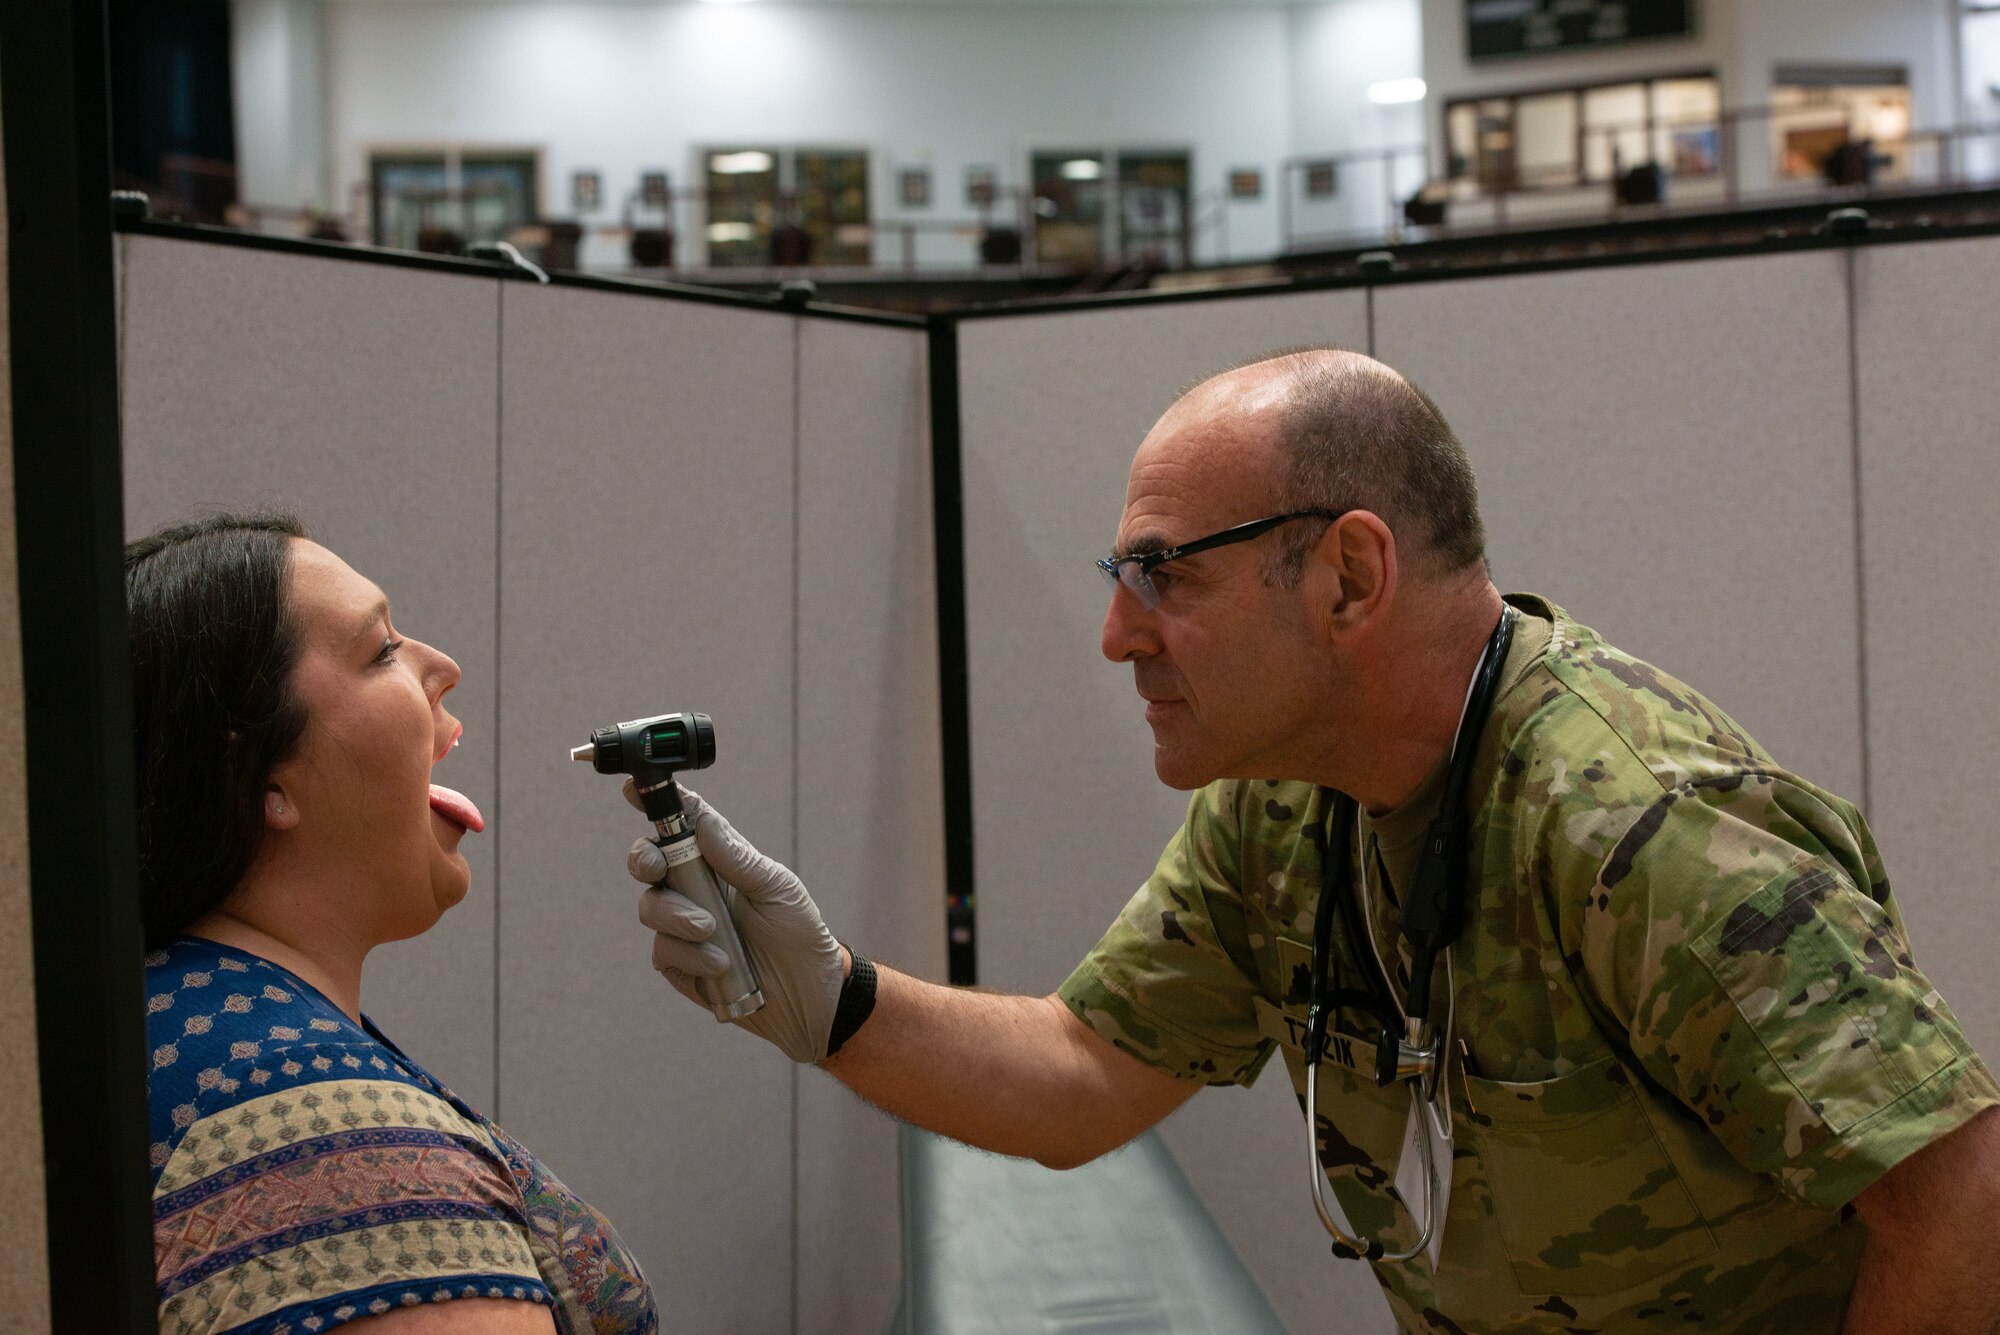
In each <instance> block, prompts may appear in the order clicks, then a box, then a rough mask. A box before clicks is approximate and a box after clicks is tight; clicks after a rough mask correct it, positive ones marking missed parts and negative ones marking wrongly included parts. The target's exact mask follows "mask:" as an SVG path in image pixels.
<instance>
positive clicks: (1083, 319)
mask: <svg viewBox="0 0 2000 1335" xmlns="http://www.w3.org/2000/svg"><path fill="white" fill-rule="evenodd" d="M1325 344H1335V345H1339V346H1343V347H1349V348H1357V349H1362V348H1366V347H1367V345H1368V313H1367V298H1366V295H1365V294H1364V293H1363V292H1361V291H1358V290H1347V291H1333V292H1321V293H1306V294H1294V295H1285V296H1256V297H1245V298H1237V299H1215V300H1206V301H1199V302H1187V303H1171V304H1145V305H1135V306H1133V307H1131V308H1129V309H1123V310H1120V309H1098V310H1092V311H1082V312H1075V313H1064V314H1047V315H1041V314H1038V315H1031V316H1028V315H1024V316H1014V317H1009V318H1004V319H973V320H967V321H965V322H964V323H963V324H961V325H960V327H959V365H960V369H959V375H960V396H961V410H962V422H963V467H964V494H965V569H966V601H967V607H966V619H967V641H968V649H969V659H970V664H971V667H970V676H971V686H970V691H971V720H972V728H971V731H972V765H973V798H974V803H975V814H974V829H975V842H976V848H977V869H978V881H977V886H978V896H979V901H978V934H979V936H978V940H979V970H980V973H979V981H980V983H981V985H982V986H986V987H990V988H994V989H997V990H1001V991H1010V992H1027V993H1032V994H1044V993H1047V992H1049V991H1051V990H1053V989H1054V988H1055V987H1056V986H1058V985H1059V984H1060V983H1061V982H1062V981H1063V979H1064V978H1065V977H1067V976H1068V974H1069V972H1070V970H1071V969H1072V968H1073V967H1074V966H1075V965H1076V963H1077V962H1078V961H1079V960H1081V959H1082V958H1083V956H1084V954H1085V953H1086V952H1087V951H1088V950H1089V949H1090V947H1091V946H1092V945H1093V944H1094V943H1095V942H1096V940H1097V939H1098V937H1099V936H1100V935H1102V933H1103V932H1104V929H1105V928H1106V927H1107V926H1109V924H1110V923H1111V921H1112V919H1113V918H1114V917H1116V916H1117V913H1118V911H1119V910H1120V909H1121V908H1122V907H1123V906H1124V904H1125V901H1126V899H1127V898H1129V897H1130V895H1131V894H1132V892H1133V890H1134V889H1136V888H1137V887H1138V886H1139V884H1140V883H1141V882H1143V881H1144V880H1145V878H1146V877H1147V875H1148V874H1149V873H1150V872H1151V871H1152V869H1153V864H1154V862H1155V861H1156V860H1157V859H1158V857H1159V854H1160V850H1161V849H1162V848H1163V847H1164V846H1165V845H1166V842H1167V839H1168V838H1169V836H1171V835H1172V834H1173V832H1174V830H1175V829H1176V827H1177V826H1178V825H1179V822H1180V819H1181V817H1182V815H1183V813H1184V812H1185V810H1186V806H1187V795H1186V794H1184V793H1177V792H1173V791H1171V790H1169V789H1167V788H1166V787H1164V786H1163V785H1161V783H1160V782H1159V780H1158V779H1157V778H1156V777H1155V776H1154V773H1153V764H1152V734H1151V732H1150V730H1149V729H1148V727H1147V725H1146V721H1145V717H1144V706H1143V704H1142V702H1141V701H1140V699H1139V696H1138V695H1137V693H1136V692H1135V690H1134V688H1133V681H1132V671H1131V669H1130V668H1129V667H1125V666H1120V665H1113V664H1111V663H1108V662H1106V661H1105V660H1104V658H1103V656H1102V654H1101V653H1100V652H1099V648H1098V645H1099V641H1100V631H1101V627H1102V624H1103V620H1104V614H1105V611H1106V608H1107V607H1108V605H1109V594H1108V593H1107V591H1106V589H1105V586H1104V582H1103V580H1102V579H1101V578H1100V576H1099V575H1098V572H1097V571H1096V570H1094V569H1092V568H1091V564H1090V563H1091V561H1092V559H1093V558H1095V557H1098V556H1102V555H1104V554H1105V553H1106V552H1107V551H1109V550H1110V547H1111V543H1112V541H1113V539H1114V538H1115V536H1116V534H1117V529H1118V519H1119V514H1120V511H1121V510H1122V508H1123V506H1124V500H1125V480H1126V473H1127V470H1128V469H1129V467H1130V465H1131V462H1132V454H1133V451H1134V450H1136V449H1137V448H1138V445H1139V442H1140V440H1141V439H1142V438H1143V437H1144V436H1145V434H1146V432H1147V430H1148V429H1149V428H1150V427H1151V426H1152V424H1153V422H1154V421H1155V420H1156V419H1157V418H1158V417H1159V415H1160V414H1161V413H1162V412H1163V411H1165V410H1166V408H1167V406H1168V405H1169V404H1170V403H1172V402H1173V400H1174V398H1175V397H1176V396H1177V395H1178V394H1179V393H1180V392H1181V391H1182V390H1184V389H1186V388H1187V387H1189V386H1190V385H1191V384H1193V383H1194V382H1196V381H1198V380H1200V379H1202V378H1204V377H1206V376H1208V375H1211V374H1213V373H1214V372H1216V371H1219V370H1221V369H1223V368H1224V367H1226V366H1228V365H1231V364H1234V363H1236V362H1240V361H1244V360H1248V359H1251V358H1254V357H1257V356H1260V355H1264V354H1267V353H1271V352H1275V351H1279V350H1282V349H1286V348H1291V347H1298V346H1302V345H1325ZM1249 517H1251V518H1254V517H1255V516H1249ZM1163 1133H1164V1135H1165V1138H1166V1140H1167V1143H1168V1144H1169V1146H1171V1147H1172V1149H1173V1150H1174V1152H1175V1155H1176V1157H1177V1158H1178V1160H1179V1162H1180V1163H1181V1165H1182V1167H1183V1168H1184V1169H1185V1170H1186V1171H1187V1174H1188V1177H1189V1179H1190V1180H1191V1181H1192V1182H1193V1183H1194V1185H1195V1188H1196V1190H1197V1191H1198V1192H1199V1193H1200V1195H1201V1197H1202V1199H1203V1201H1204V1203H1205V1204H1207V1206H1208V1208H1209V1209H1210V1210H1211V1211H1212V1212H1213V1213H1214V1215H1215V1217H1216V1220H1217V1222H1218V1223H1219V1224H1220V1225H1221V1226H1222V1229H1223V1231H1224V1233H1225V1234H1226V1235H1227V1236H1228V1237H1229V1239H1230V1242H1231V1243H1232V1244H1233V1245H1234V1246H1235V1248H1236V1250H1237V1251H1238V1253H1239V1254H1240V1255H1241V1256H1242V1258H1243V1260H1244V1262H1245V1264H1247V1265H1248V1266H1249V1267H1250V1270H1251V1272H1252V1274H1253V1275H1254V1276H1255V1277H1256V1279H1257V1281H1258V1283H1260V1284H1261V1285H1262V1286H1263V1288H1264V1290H1265V1292H1266V1293H1267V1294H1268V1295H1269V1296H1270V1298H1271V1301H1272V1305H1273V1306H1274V1307H1276V1308H1277V1310H1278V1313H1279V1315H1280V1316H1282V1317H1283V1318H1284V1319H1285V1321H1286V1322H1287V1323H1288V1324H1289V1325H1291V1326H1292V1327H1294V1328H1295V1329H1299V1330H1315V1329H1321V1328H1324V1327H1325V1325H1326V1323H1327V1313H1329V1312H1342V1313H1365V1314H1367V1316H1366V1317H1365V1318H1364V1319H1363V1321H1357V1322H1355V1323H1354V1324H1353V1325H1352V1326H1351V1327H1350V1328H1352V1329H1355V1330H1364V1329H1365V1330H1387V1329H1389V1327H1390V1322H1389V1318H1388V1314H1387V1312H1386V1311H1385V1310H1384V1309H1383V1306H1382V1301H1381V1298H1380V1296H1379V1295H1378V1293H1377V1290H1376V1286H1375V1283H1374V1281H1373V1280H1372V1279H1371V1278H1370V1277H1369V1274H1368V1272H1367V1269H1366V1267H1364V1266H1359V1265H1341V1264H1338V1263H1335V1262H1333V1261H1331V1260H1330V1259H1329V1258H1328V1256H1327V1249H1326V1242H1325V1235H1324V1233H1323V1232H1322V1231H1321V1229H1320V1225H1319V1221H1318V1219H1317V1218H1316V1217H1315V1216H1314V1214H1313V1210H1312V1204H1311V1201H1310V1200H1309V1199H1308V1197H1307V1194H1306V1185H1307V1184H1306V1182H1305V1179H1304V1178H1303V1176H1302V1175H1301V1173H1300V1171H1299V1164H1300V1162H1301V1161H1302V1159H1303V1155H1304V1150H1303V1148H1302V1144H1303V1137H1304V1136H1305V1134H1306V1133H1305V1128H1304V1126H1303V1124H1302V1122H1301V1119H1300V1117H1299V1113H1298V1110H1297V1106H1296V1104H1295V1102H1294V1100H1293V1098H1292V1095H1291V1090H1290V1088H1289V1086H1288V1085H1287V1084H1286V1081H1285V1078H1284V1074H1283V1072H1282V1071H1279V1072H1277V1073H1276V1074H1266V1075H1265V1076H1264V1077H1263V1078H1262V1079H1260V1080H1259V1081H1258V1083H1257V1086H1256V1087H1255V1089H1254V1091H1253V1092H1251V1093H1249V1094H1244V1093H1240V1092H1235V1091H1228V1090H1218V1091H1208V1092H1205V1093H1204V1094H1202V1095H1199V1096H1197V1097H1196V1098H1195V1099H1193V1100H1191V1101H1190V1102H1189V1103H1188V1104H1187V1105H1186V1106H1185V1107H1184V1108H1183V1109H1182V1111H1180V1112H1179V1113H1177V1114H1175V1115H1174V1116H1173V1117H1172V1118H1170V1119H1168V1121H1167V1122H1166V1123H1165V1125H1164V1127H1163ZM1363 1322H1365V1324H1364V1323H1363Z"/></svg>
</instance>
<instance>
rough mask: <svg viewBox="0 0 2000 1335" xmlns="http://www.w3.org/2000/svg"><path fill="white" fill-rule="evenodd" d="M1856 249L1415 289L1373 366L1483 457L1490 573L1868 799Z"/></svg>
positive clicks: (1382, 298) (1804, 767)
mask: <svg viewBox="0 0 2000 1335" xmlns="http://www.w3.org/2000/svg"><path fill="white" fill-rule="evenodd" d="M1846 265H1847V253H1846V252H1844V251H1830V250H1829V251H1815V252H1812V253H1809V254H1802V255H1775V256H1757V257H1754V258H1743V259H1720V260H1708V261H1701V262H1690V263H1680V264H1649V265H1633V266H1620V267H1617V268H1608V269H1583V270H1572V271H1568V272H1554V273H1538V274H1524V275H1521V276H1518V277H1497V278H1479V279H1472V280H1469V281H1462V282H1435V283H1412V284H1408V285H1405V286H1397V287H1389V288H1384V289H1382V290H1381V291H1379V292H1377V293H1376V295H1375V351H1376V355H1377V356H1378V357H1380V358H1381V359H1382V360H1383V361H1385V362H1387V363H1388V364H1389V365H1391V366H1393V367H1395V368H1396V369H1397V370H1399V371H1401V372H1403V373H1404V374H1405V375H1407V376H1409V377H1410V378H1411V379H1413V380H1414V381H1416V382H1417V383H1418V384H1419V385H1422V386H1423V387H1424V388H1425V389H1426V390H1428V391H1429V392H1430V394H1431V395H1432V397H1433V398H1435V399H1436V400H1437V402H1438V405H1439V406H1440V407H1441V408H1442V409H1443V410H1444V413H1445V416H1446V417H1447V418H1448V419H1449V420H1450V421H1451V422H1452V424H1453V426H1454V427H1455V429H1456V430H1457V432H1458V434H1459V437H1460V438H1461V439H1462V440H1463V441H1464V443H1465V447H1466V450H1467V451H1468V453H1469V454H1470V455H1471V458H1472V464H1473V468H1474V470H1475V471H1476V472H1477V473H1478V476H1479V484H1480V511H1481V514H1482V515H1483V517H1484V518H1485V520H1486V526H1487V533H1488V538H1489V542H1488V550H1489V553H1490V555H1491V558H1492V562H1493V577H1494V580H1495V582H1496V583H1498V584H1499V585H1500V586H1501V587H1502V588H1503V589H1532V590H1534V591H1535V592H1537V593H1541V594H1545V595H1546V596H1548V597H1549V598H1551V599H1553V600H1554V601H1555V602H1557V603H1558V604H1560V605H1561V606H1562V607H1563V608H1564V609H1565V610H1567V611H1568V612H1569V613H1570V614H1571V615H1572V616H1574V617H1576V619H1577V620H1579V621H1581V622H1583V623H1584V624H1586V625H1588V626H1591V627H1594V628H1595V629H1596V630H1598V631H1600V632H1601V633H1603V634H1604V635H1605V636H1606V637H1607V638H1608V639H1609V640H1610V641H1611V642H1612V643H1613V644H1616V645H1617V646H1618V647H1619V648H1621V649H1624V650H1626V651H1627V652H1629V653H1634V654H1637V655H1638V656H1639V657H1641V658H1644V659H1648V660H1650V661H1651V662H1653V663H1655V664H1657V665H1658V666H1659V667H1661V668H1664V669H1665V670H1666V671H1668V672H1671V673H1673V674H1675V675H1676V676H1679V677H1682V678H1684V679H1686V680H1687V681H1689V682H1691V683H1693V684H1694V685H1695V686H1696V687H1697V689H1699V690H1701V691H1703V692H1705V693H1707V694H1708V695H1709V696H1710V697H1711V698H1713V699H1714V700H1715V701H1716V702H1717V703H1718V704H1720V705H1721V706H1722V707H1723V708H1724V709H1725V710H1727V711H1729V712H1730V713H1731V714H1732V715H1734V716H1735V718H1736V719H1737V720H1738V721H1739V722H1740V723H1742V724H1743V725H1744V726H1745V727H1746V728H1748V729H1749V730H1750V734H1751V735H1752V736H1754V737H1756V738H1757V739H1758V740H1759V741H1761V742H1762V743H1763V744H1764V745H1765V746H1766V747H1768V748H1770V750H1771V752H1772V753H1773V754H1774V755H1775V756H1777V758H1778V759H1779V761H1780V762H1781V763H1783V764H1785V765H1787V766H1789V767H1790V768H1792V769H1794V770H1796V771H1798V772H1799V773H1801V774H1804V775H1807V776H1809V777H1811V778H1812V779H1813V780H1814V781H1815V782H1817V783H1819V784H1821V785H1822V786H1824V787H1827V788H1831V789H1832V790H1833V791H1835V792H1837V793H1840V794H1842V795H1843V796H1847V797H1849V798H1851V799H1853V800H1854V801H1857V802H1860V801H1863V800H1864V798H1865V796H1866V791H1865V783H1864V780H1863V777H1862V772H1861V693H1860V683H1859V680H1858V668H1857V664H1858V662H1859V651H1858V647H1857V628H1858V626H1859V624H1860V623H1859V620H1858V616H1859V608H1858V606H1857V604H1856V601H1855V598H1856V594H1855V569H1856V563H1855V552H1856V548H1855V541H1856V539H1855V516H1854V424H1853V416H1852V412H1851V400H1850V395H1849V386H1850V384H1851V383H1852V380H1851V365H1850V360H1849V353H1848V336H1847V334H1848V326H1847V288H1846Z"/></svg>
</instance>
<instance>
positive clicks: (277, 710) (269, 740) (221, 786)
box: [125, 511, 306, 948]
mask: <svg viewBox="0 0 2000 1335" xmlns="http://www.w3.org/2000/svg"><path fill="white" fill-rule="evenodd" d="M305 536H306V531H305V527H304V525H302V524H301V523H300V522H299V521H298V519H297V518H295V517H294V516H292V515H289V514H285V513H283V512H279V511H258V512H255V513H250V514H218V515H213V516H210V517H209V518H206V519H200V520H196V521H194V522H193V523H187V524H175V525H172V526H171V527H168V528H163V529H160V530H158V531H156V532H154V533H151V534H149V535H148V536H146V537H143V538H141V539H139V540H138V541H137V542H134V543H132V544H130V545H129V546H127V547H126V548H125V603H126V608H127V612H128V616H129V624H130V626H131V639H132V696H133V724H134V727H133V733H134V741H135V743H136V746H137V754H138V762H139V765H138V769H139V884H140V894H141V900H142V906H143V911H144V916H145V924H146V944H147V946H148V947H149V948H150V947H155V946H158V945H160V944H161V943H162V942H164V941H166V940H167V939H168V938H170V937H172V936H174V935H175V934H176V933H178V932H180V931H182V930H183V929H184V928H186V927H187V925H188V924H189V923H191V922H193V921H194V920H195V919H197V918H199V917H201V916H202V914H204V913H206V912H208V911H209V910H210V909H212V908H214V907H215V906H216V905H217V904H219V903H221V902H222V900H223V898H224V897H225V896H227V895H228V894H229V892H230V891H231V890H233V889H235V888H236V883H237V882H238V881H240V880H242V879H243V875H244V873H245V872H247V871H248V870H249V869H250V864H251V862H252V861H254V860H255V858H256V856H257V849H258V847H259V845H261V844H262V843H263V839H264V788H265V785H266V784H267V783H268V782H269V781H270V777H271V771H272V770H273V769H274V768H276V767H277V765H278V763H279V762H280V761H282V760H284V759H285V758H286V757H287V756H289V755H290V754H291V753H292V750H293V748H294V747H296V746H297V745H298V741H299V736H300V734H301V733H303V732H304V731H305V726H306V711H305V706H304V704H303V703H302V702H301V701H300V700H299V698H298V695H297V694H296V693H295V692H294V691H293V689H292V670H293V669H294V668H295V667H297V666H298V661H299V644H300V633H299V626H298V622H297V619H296V617H294V616H293V614H292V611H291V606H290V600H289V597H288V592H289V588H290V584H291V566H292V561H291V540H292V539H293V538H303V537H305Z"/></svg>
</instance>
